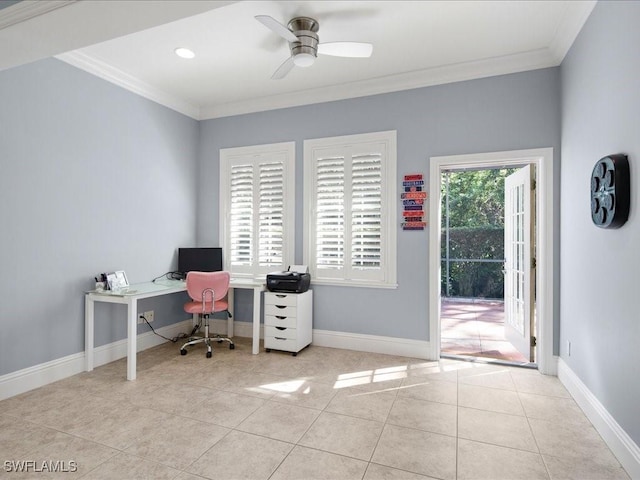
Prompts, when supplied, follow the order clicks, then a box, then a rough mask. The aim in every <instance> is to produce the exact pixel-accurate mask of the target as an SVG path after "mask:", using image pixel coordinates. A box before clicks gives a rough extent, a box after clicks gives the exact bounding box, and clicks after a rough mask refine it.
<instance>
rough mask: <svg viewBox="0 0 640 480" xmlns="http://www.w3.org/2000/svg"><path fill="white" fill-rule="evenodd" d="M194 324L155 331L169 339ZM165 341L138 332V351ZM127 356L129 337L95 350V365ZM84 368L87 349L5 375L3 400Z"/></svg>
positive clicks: (1, 381)
mask: <svg viewBox="0 0 640 480" xmlns="http://www.w3.org/2000/svg"><path fill="white" fill-rule="evenodd" d="M191 326H192V321H191V319H189V320H184V321H182V322H179V323H174V324H172V325H168V326H166V327H162V328H158V329H157V330H156V331H157V332H158V333H159V334H161V335H163V336H165V337H167V338H173V337H176V336H178V335H179V334H180V333H188V332H190V331H191ZM164 342H166V340H164V339H163V338H161V337H159V336H157V335H155V334H154V333H153V332H151V331H149V332H145V333H141V334H139V335H138V343H137V351H138V352H140V351H142V350H146V349H147V348H151V347H155V346H156V345H160V344H162V343H164ZM126 356H127V341H126V339H125V340H119V341H117V342H113V343H109V344H107V345H102V346H100V347H96V348H95V349H94V357H93V358H94V366H95V367H99V366H100V365H104V364H107V363H109V362H113V361H114V360H118V359H120V358H124V357H126ZM84 369H85V366H84V351H82V352H79V353H74V354H73V355H67V356H66V357H62V358H58V359H56V360H52V361H50V362H46V363H42V364H40V365H34V366H33V367H29V368H25V369H22V370H18V371H16V372H12V373H9V374H7V375H3V376H1V377H0V400H4V399H5V398H9V397H13V396H15V395H19V394H21V393H24V392H28V391H29V390H33V389H34V388H38V387H42V386H44V385H47V384H49V383H53V382H57V381H58V380H62V379H64V378H67V377H71V376H72V375H76V374H78V373H81V372H83V371H84Z"/></svg>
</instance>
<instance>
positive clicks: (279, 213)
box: [257, 162, 284, 267]
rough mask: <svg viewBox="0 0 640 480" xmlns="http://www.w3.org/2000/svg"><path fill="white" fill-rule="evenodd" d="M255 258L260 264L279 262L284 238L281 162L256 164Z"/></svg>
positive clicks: (266, 264) (280, 264) (278, 263)
mask: <svg viewBox="0 0 640 480" xmlns="http://www.w3.org/2000/svg"><path fill="white" fill-rule="evenodd" d="M258 168H259V178H258V195H257V200H258V232H259V235H258V255H259V257H258V262H259V265H260V266H261V267H265V266H266V267H275V266H282V265H283V263H284V261H283V257H282V253H283V249H284V242H283V231H284V225H283V222H284V180H283V178H284V165H283V163H282V162H276V163H264V164H260V165H259V167H258Z"/></svg>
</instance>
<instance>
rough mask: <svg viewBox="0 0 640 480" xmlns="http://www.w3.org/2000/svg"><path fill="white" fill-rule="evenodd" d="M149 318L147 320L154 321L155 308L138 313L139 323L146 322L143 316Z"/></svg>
mask: <svg viewBox="0 0 640 480" xmlns="http://www.w3.org/2000/svg"><path fill="white" fill-rule="evenodd" d="M143 316H144V318H146V319H147V322H149V323H151V322H153V310H149V311H148V312H144V313H141V314H140V315H138V323H145V322H144V320H143V319H142V317H143Z"/></svg>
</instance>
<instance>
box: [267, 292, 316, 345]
mask: <svg viewBox="0 0 640 480" xmlns="http://www.w3.org/2000/svg"><path fill="white" fill-rule="evenodd" d="M312 312H313V292H312V291H311V290H307V291H306V292H304V293H280V292H265V293H264V348H265V350H266V351H267V352H270V351H271V350H272V349H273V350H284V351H285V352H292V353H293V355H294V356H295V355H296V354H297V353H298V352H299V351H300V350H302V349H303V348H304V347H306V346H307V345H309V344H310V343H311V337H312V330H313V313H312Z"/></svg>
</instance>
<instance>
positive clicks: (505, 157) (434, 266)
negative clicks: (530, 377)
mask: <svg viewBox="0 0 640 480" xmlns="http://www.w3.org/2000/svg"><path fill="white" fill-rule="evenodd" d="M526 164H533V165H535V171H536V219H535V222H536V303H535V305H536V312H537V315H536V317H537V321H536V332H535V333H534V335H535V336H536V338H537V347H536V348H537V365H538V370H539V371H540V373H544V374H546V375H557V362H556V359H555V357H554V355H553V340H554V338H553V305H554V281H555V279H554V271H553V255H554V244H553V234H554V228H553V226H554V221H555V215H554V207H555V202H554V189H553V185H554V175H553V148H537V149H530V150H512V151H504V152H491V153H478V154H465V155H450V156H438V157H431V158H430V162H429V192H430V201H429V206H430V207H429V226H430V228H429V263H428V266H431V268H427V271H428V272H429V344H430V347H431V352H430V356H429V358H430V359H432V360H439V359H440V342H441V338H440V328H441V327H440V300H441V298H440V278H441V276H440V275H441V273H440V270H441V265H440V247H441V239H440V231H441V228H442V227H441V226H442V211H441V210H442V209H441V204H442V198H441V194H440V185H441V182H442V178H441V177H442V172H443V170H451V169H463V168H484V167H486V168H499V167H510V166H514V167H515V166H522V165H526Z"/></svg>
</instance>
